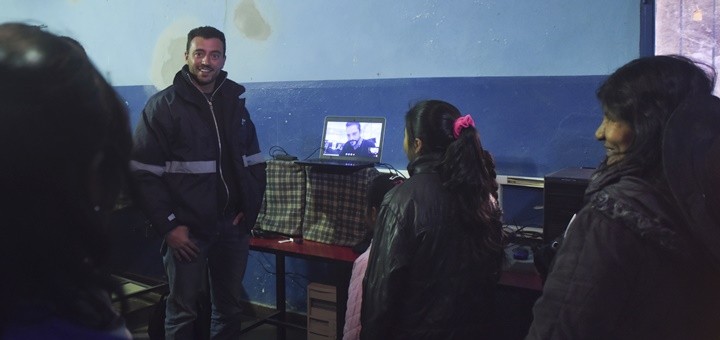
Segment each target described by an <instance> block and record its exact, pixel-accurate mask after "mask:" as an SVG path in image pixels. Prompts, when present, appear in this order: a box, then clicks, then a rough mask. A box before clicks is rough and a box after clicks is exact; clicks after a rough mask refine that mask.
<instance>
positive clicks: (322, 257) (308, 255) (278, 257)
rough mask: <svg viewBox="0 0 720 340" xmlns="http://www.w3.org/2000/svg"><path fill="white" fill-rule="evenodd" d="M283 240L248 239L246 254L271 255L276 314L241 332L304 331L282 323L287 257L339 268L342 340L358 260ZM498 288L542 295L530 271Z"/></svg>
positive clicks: (511, 275) (507, 277)
mask: <svg viewBox="0 0 720 340" xmlns="http://www.w3.org/2000/svg"><path fill="white" fill-rule="evenodd" d="M285 240H287V238H256V237H252V238H250V250H254V251H259V252H264V253H271V254H274V255H275V271H276V272H277V275H276V276H275V287H276V292H275V293H276V294H275V296H276V302H275V305H276V306H275V307H276V310H277V312H276V313H274V314H272V315H270V316H268V317H267V318H265V319H262V320H260V321H259V322H258V323H256V324H253V325H251V326H249V327H247V328H245V329H243V332H246V331H249V330H251V329H253V328H255V327H257V326H259V325H260V324H262V323H265V322H267V323H271V324H275V325H278V326H280V327H278V333H277V334H278V339H285V328H284V327H294V328H300V329H304V327H302V326H299V325H296V324H292V323H288V322H287V321H286V320H285V313H286V304H285V298H286V292H285V257H286V256H291V257H296V258H301V259H306V260H309V261H319V262H325V263H333V264H336V265H338V266H339V268H340V270H339V271H338V272H337V273H336V283H335V286H336V289H337V318H338V320H337V331H338V333H337V334H338V339H342V331H343V326H344V323H345V309H346V307H347V296H348V284H349V282H350V275H351V273H352V265H353V262H354V261H355V259H357V257H358V256H359V254H356V253H354V252H353V251H352V249H351V248H350V247H343V246H337V245H331V244H325V243H319V242H313V241H306V240H303V241H302V242H301V243H297V242H283V243H280V242H279V241H285ZM498 283H499V284H500V285H504V286H509V287H514V288H522V289H529V290H532V291H538V292H539V291H542V280H541V279H540V275H539V274H537V273H536V272H532V271H514V270H512V269H510V270H505V271H503V273H502V275H501V277H500V281H499V282H498Z"/></svg>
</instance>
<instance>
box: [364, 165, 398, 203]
mask: <svg viewBox="0 0 720 340" xmlns="http://www.w3.org/2000/svg"><path fill="white" fill-rule="evenodd" d="M402 182H403V179H402V178H400V177H397V176H395V175H392V174H387V173H383V174H380V175H378V176H375V177H374V178H373V179H372V180H371V181H370V183H369V184H368V192H367V203H368V206H367V208H368V209H371V208H377V209H380V205H381V204H382V201H383V198H384V197H385V194H387V192H388V191H390V189H392V188H394V187H395V186H396V185H399V184H401V183H402Z"/></svg>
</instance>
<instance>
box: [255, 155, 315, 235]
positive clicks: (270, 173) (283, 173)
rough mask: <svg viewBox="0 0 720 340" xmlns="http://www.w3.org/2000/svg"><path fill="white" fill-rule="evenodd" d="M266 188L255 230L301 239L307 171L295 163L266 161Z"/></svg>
mask: <svg viewBox="0 0 720 340" xmlns="http://www.w3.org/2000/svg"><path fill="white" fill-rule="evenodd" d="M266 172H267V186H266V188H265V195H264V196H263V201H262V206H261V207H260V214H259V215H258V218H257V220H256V222H255V228H257V229H260V230H262V231H269V232H274V233H279V234H283V235H287V236H300V235H302V220H303V214H304V213H305V196H306V194H305V187H306V185H305V167H304V166H302V165H298V164H295V162H292V161H278V160H269V161H267V170H266Z"/></svg>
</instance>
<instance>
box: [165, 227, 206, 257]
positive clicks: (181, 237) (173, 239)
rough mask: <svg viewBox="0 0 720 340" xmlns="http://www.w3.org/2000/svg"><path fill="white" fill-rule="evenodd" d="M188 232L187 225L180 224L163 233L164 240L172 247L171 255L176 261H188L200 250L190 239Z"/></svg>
mask: <svg viewBox="0 0 720 340" xmlns="http://www.w3.org/2000/svg"><path fill="white" fill-rule="evenodd" d="M189 234H190V232H189V229H188V227H187V226H185V225H180V226H177V227H176V228H175V229H173V230H170V232H168V233H167V234H166V235H165V242H167V245H168V246H169V247H170V248H172V250H173V256H175V259H177V260H178V261H181V262H182V261H185V262H190V261H192V260H194V259H195V258H196V257H197V255H198V253H199V252H200V249H199V248H198V247H197V246H196V245H195V243H194V242H193V241H192V240H190V237H189V236H188V235H189Z"/></svg>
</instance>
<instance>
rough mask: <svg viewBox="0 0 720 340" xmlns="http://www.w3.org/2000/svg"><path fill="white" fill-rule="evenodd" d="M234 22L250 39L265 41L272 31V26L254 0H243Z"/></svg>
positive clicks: (236, 11)
mask: <svg viewBox="0 0 720 340" xmlns="http://www.w3.org/2000/svg"><path fill="white" fill-rule="evenodd" d="M233 22H234V23H235V27H237V29H238V30H239V31H240V33H242V34H243V35H244V36H245V37H247V38H248V39H252V40H260V41H265V40H267V38H268V37H270V34H271V33H272V28H271V27H270V25H268V23H267V21H265V18H263V16H262V14H261V13H260V11H258V9H257V6H255V1H254V0H243V1H242V2H240V4H238V6H237V8H236V9H235V17H234V18H233Z"/></svg>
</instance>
